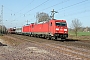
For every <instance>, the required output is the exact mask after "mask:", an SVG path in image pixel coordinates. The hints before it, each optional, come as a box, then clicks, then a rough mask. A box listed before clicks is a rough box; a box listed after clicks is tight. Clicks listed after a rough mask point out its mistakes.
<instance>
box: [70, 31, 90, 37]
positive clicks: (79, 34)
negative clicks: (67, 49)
mask: <svg viewBox="0 0 90 60" xmlns="http://www.w3.org/2000/svg"><path fill="white" fill-rule="evenodd" d="M69 35H75V33H74V32H69ZM77 35H78V36H90V32H78V34H77Z"/></svg>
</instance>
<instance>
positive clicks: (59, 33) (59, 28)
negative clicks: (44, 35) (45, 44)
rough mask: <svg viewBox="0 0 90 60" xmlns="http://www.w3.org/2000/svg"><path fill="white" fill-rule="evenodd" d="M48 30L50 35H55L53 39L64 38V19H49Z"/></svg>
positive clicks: (66, 32)
mask: <svg viewBox="0 0 90 60" xmlns="http://www.w3.org/2000/svg"><path fill="white" fill-rule="evenodd" d="M49 31H50V34H51V36H53V37H55V39H57V38H61V39H66V38H67V37H68V28H67V23H66V20H51V21H50V27H49Z"/></svg>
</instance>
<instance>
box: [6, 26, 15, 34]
mask: <svg viewBox="0 0 90 60" xmlns="http://www.w3.org/2000/svg"><path fill="white" fill-rule="evenodd" d="M7 31H8V32H7V33H8V34H15V32H16V27H13V28H9V29H7Z"/></svg>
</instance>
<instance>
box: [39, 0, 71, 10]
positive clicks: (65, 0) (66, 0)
mask: <svg viewBox="0 0 90 60" xmlns="http://www.w3.org/2000/svg"><path fill="white" fill-rule="evenodd" d="M68 1H70V0H64V1H62V2H59V3H57V4H54V5H52V6H49V7H47V8H45V9H42V10H40V11H43V10H46V9H49V8H52V7H54V6H57V5H60V4H63V3H65V2H68Z"/></svg>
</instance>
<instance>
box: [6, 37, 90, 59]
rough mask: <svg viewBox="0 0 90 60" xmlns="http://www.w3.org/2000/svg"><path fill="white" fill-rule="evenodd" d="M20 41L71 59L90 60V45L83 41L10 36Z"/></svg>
mask: <svg viewBox="0 0 90 60" xmlns="http://www.w3.org/2000/svg"><path fill="white" fill-rule="evenodd" d="M8 36H11V37H14V38H17V39H20V40H25V41H28V42H32V43H35V44H36V45H39V46H40V47H43V48H44V47H47V48H49V49H52V50H53V51H57V52H59V53H61V54H64V55H66V56H69V57H71V58H75V59H79V60H89V59H90V44H89V43H84V42H82V41H74V42H73V41H69V42H67V41H65V42H60V41H52V40H46V39H41V38H37V39H36V38H33V37H28V36H21V35H8Z"/></svg>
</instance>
